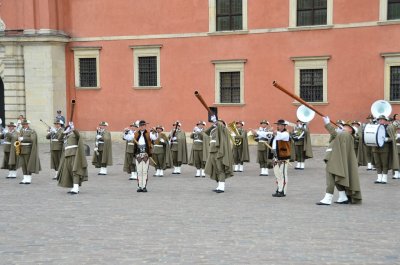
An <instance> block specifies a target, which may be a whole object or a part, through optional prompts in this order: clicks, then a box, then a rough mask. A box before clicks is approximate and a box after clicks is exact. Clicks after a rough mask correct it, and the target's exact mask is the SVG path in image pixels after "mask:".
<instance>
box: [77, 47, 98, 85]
mask: <svg viewBox="0 0 400 265" xmlns="http://www.w3.org/2000/svg"><path fill="white" fill-rule="evenodd" d="M101 48H102V47H100V46H95V47H72V48H71V50H72V51H73V52H74V68H75V88H76V89H87V90H90V89H100V88H101V84H100V50H101ZM84 58H95V59H96V86H95V87H83V86H81V80H80V63H79V59H84Z"/></svg>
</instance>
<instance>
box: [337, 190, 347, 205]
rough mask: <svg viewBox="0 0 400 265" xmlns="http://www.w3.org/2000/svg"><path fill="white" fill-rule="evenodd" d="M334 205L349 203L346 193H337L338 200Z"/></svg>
mask: <svg viewBox="0 0 400 265" xmlns="http://www.w3.org/2000/svg"><path fill="white" fill-rule="evenodd" d="M335 203H339V204H348V203H349V198H347V195H346V192H345V191H339V198H338V199H337V201H336V202H335Z"/></svg>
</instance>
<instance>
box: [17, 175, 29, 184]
mask: <svg viewBox="0 0 400 265" xmlns="http://www.w3.org/2000/svg"><path fill="white" fill-rule="evenodd" d="M26 176H27V175H24V178H23V179H22V180H21V182H20V183H19V184H25V183H26Z"/></svg>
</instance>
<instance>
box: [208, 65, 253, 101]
mask: <svg viewBox="0 0 400 265" xmlns="http://www.w3.org/2000/svg"><path fill="white" fill-rule="evenodd" d="M246 61H247V60H246V59H239V60H216V61H212V63H213V64H214V65H215V102H216V104H235V105H237V104H244V64H245V63H246Z"/></svg>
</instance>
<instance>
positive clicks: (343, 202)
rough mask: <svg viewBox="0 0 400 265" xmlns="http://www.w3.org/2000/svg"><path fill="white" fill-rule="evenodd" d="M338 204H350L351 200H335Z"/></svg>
mask: <svg viewBox="0 0 400 265" xmlns="http://www.w3.org/2000/svg"><path fill="white" fill-rule="evenodd" d="M335 203H336V204H349V200H345V201H342V202H335Z"/></svg>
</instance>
